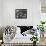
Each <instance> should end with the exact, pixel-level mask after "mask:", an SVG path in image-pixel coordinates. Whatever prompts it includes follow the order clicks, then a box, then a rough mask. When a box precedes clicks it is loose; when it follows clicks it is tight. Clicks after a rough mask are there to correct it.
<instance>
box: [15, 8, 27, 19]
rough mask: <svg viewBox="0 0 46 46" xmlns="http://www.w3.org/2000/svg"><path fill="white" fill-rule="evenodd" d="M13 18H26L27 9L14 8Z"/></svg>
mask: <svg viewBox="0 0 46 46" xmlns="http://www.w3.org/2000/svg"><path fill="white" fill-rule="evenodd" d="M15 18H16V19H26V18H27V9H15Z"/></svg>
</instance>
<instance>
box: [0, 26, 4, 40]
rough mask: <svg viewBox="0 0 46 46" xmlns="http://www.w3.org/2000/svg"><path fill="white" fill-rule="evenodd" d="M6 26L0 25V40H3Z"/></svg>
mask: <svg viewBox="0 0 46 46" xmlns="http://www.w3.org/2000/svg"><path fill="white" fill-rule="evenodd" d="M4 29H5V28H4V27H0V40H3V32H4Z"/></svg>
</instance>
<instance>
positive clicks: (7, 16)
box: [2, 0, 40, 26]
mask: <svg viewBox="0 0 46 46" xmlns="http://www.w3.org/2000/svg"><path fill="white" fill-rule="evenodd" d="M23 8H24V9H27V19H16V18H15V9H23ZM2 12H3V21H2V22H3V23H2V25H3V26H5V25H28V26H29V25H33V26H36V25H37V24H38V22H39V20H40V0H3V11H2Z"/></svg>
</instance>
